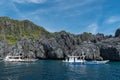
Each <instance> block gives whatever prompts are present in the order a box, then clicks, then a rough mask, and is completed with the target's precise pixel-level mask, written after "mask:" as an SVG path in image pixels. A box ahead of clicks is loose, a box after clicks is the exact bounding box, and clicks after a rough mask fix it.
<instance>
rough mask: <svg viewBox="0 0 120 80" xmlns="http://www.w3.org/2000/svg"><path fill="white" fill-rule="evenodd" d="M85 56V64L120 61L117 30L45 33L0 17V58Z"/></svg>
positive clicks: (29, 24) (21, 22)
mask: <svg viewBox="0 0 120 80" xmlns="http://www.w3.org/2000/svg"><path fill="white" fill-rule="evenodd" d="M82 53H84V54H85V55H86V57H85V59H86V60H106V59H107V60H110V61H120V29H117V30H116V32H115V35H107V36H106V35H104V34H102V33H98V34H92V33H88V32H84V33H82V34H71V33H69V32H66V31H60V32H54V33H51V32H48V31H46V30H45V29H44V28H43V27H41V26H38V25H36V24H34V23H32V22H31V21H29V20H21V21H20V20H13V19H11V18H9V17H0V57H5V56H6V55H7V54H11V55H19V54H22V56H23V57H27V58H37V59H55V60H56V59H64V58H65V57H66V55H81V54H82Z"/></svg>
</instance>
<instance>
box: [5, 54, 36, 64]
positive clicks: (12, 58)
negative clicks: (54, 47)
mask: <svg viewBox="0 0 120 80" xmlns="http://www.w3.org/2000/svg"><path fill="white" fill-rule="evenodd" d="M36 60H37V59H30V58H25V59H23V58H22V56H10V55H9V56H6V57H5V59H4V61H6V62H34V61H36Z"/></svg>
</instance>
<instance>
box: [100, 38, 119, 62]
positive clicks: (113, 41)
mask: <svg viewBox="0 0 120 80" xmlns="http://www.w3.org/2000/svg"><path fill="white" fill-rule="evenodd" d="M98 46H99V48H100V56H101V57H103V59H108V60H111V61H120V38H110V39H107V40H104V41H102V42H100V43H98Z"/></svg>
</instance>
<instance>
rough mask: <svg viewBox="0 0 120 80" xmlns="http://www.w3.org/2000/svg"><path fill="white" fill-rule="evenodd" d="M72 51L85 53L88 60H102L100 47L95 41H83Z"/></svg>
mask: <svg viewBox="0 0 120 80" xmlns="http://www.w3.org/2000/svg"><path fill="white" fill-rule="evenodd" d="M72 51H73V52H72V55H76V56H79V55H82V54H84V55H85V58H86V59H87V60H102V58H101V57H100V51H99V48H98V47H97V46H96V45H94V44H93V43H90V44H88V43H82V44H81V45H80V46H75V47H74V48H73V50H72Z"/></svg>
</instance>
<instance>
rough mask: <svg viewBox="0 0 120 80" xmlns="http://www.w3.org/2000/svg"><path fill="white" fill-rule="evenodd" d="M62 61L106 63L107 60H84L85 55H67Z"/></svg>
mask: <svg viewBox="0 0 120 80" xmlns="http://www.w3.org/2000/svg"><path fill="white" fill-rule="evenodd" d="M63 62H67V63H72V64H106V63H108V62H109V60H103V61H97V60H91V61H87V60H85V56H67V57H66V58H65V60H63Z"/></svg>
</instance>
